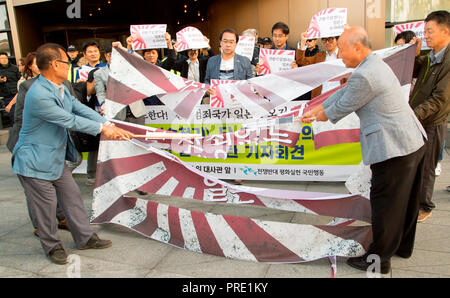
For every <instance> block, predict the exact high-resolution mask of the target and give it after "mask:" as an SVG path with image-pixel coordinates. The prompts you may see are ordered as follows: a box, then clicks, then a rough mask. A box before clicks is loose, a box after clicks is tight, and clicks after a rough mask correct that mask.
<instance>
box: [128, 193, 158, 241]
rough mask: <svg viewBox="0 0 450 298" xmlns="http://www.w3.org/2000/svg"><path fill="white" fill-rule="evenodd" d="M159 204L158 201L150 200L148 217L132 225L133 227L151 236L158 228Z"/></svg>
mask: <svg viewBox="0 0 450 298" xmlns="http://www.w3.org/2000/svg"><path fill="white" fill-rule="evenodd" d="M158 205H159V204H158V203H155V202H151V201H148V202H147V217H146V218H145V220H144V221H143V222H141V223H140V224H138V225H135V226H134V227H132V229H133V230H136V231H138V232H140V233H142V234H144V235H146V236H148V237H150V236H151V235H152V234H153V233H154V232H155V231H156V229H157V228H158Z"/></svg>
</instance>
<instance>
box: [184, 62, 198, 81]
mask: <svg viewBox="0 0 450 298" xmlns="http://www.w3.org/2000/svg"><path fill="white" fill-rule="evenodd" d="M188 64H189V69H188V77H187V78H188V79H189V80H192V81H195V82H199V81H200V62H198V59H196V60H195V62H192V61H191V59H189V60H188Z"/></svg>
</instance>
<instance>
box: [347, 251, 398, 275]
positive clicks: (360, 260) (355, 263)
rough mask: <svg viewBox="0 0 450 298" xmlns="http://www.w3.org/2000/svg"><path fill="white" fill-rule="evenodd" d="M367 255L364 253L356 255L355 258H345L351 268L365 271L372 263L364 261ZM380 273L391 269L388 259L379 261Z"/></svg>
mask: <svg viewBox="0 0 450 298" xmlns="http://www.w3.org/2000/svg"><path fill="white" fill-rule="evenodd" d="M366 259H367V257H366V256H365V255H364V256H362V257H356V258H349V259H348V260H347V264H348V265H349V266H351V267H353V268H356V269H359V270H362V271H367V269H368V268H369V267H370V266H371V265H373V263H368V262H367V261H366ZM380 267H381V268H380V273H381V274H387V273H389V272H390V271H391V262H390V261H385V262H381V266H380Z"/></svg>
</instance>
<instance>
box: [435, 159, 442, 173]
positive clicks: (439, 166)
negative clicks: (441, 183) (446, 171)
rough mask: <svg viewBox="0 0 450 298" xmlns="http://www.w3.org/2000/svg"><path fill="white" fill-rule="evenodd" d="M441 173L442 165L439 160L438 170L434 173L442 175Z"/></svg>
mask: <svg viewBox="0 0 450 298" xmlns="http://www.w3.org/2000/svg"><path fill="white" fill-rule="evenodd" d="M441 173H442V166H441V163H440V162H438V164H437V166H436V170H435V171H434V174H435V175H436V176H439V175H441Z"/></svg>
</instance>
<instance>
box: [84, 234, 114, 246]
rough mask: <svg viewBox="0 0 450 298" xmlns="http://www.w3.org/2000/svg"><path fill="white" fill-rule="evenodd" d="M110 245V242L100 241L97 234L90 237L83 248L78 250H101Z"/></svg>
mask: <svg viewBox="0 0 450 298" xmlns="http://www.w3.org/2000/svg"><path fill="white" fill-rule="evenodd" d="M111 245H112V242H111V241H110V240H102V239H100V238H98V236H97V234H95V233H94V235H92V237H91V239H89V241H88V242H87V243H86V245H85V246H83V247H82V248H80V250H85V249H91V248H93V249H103V248H108V247H110V246H111Z"/></svg>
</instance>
